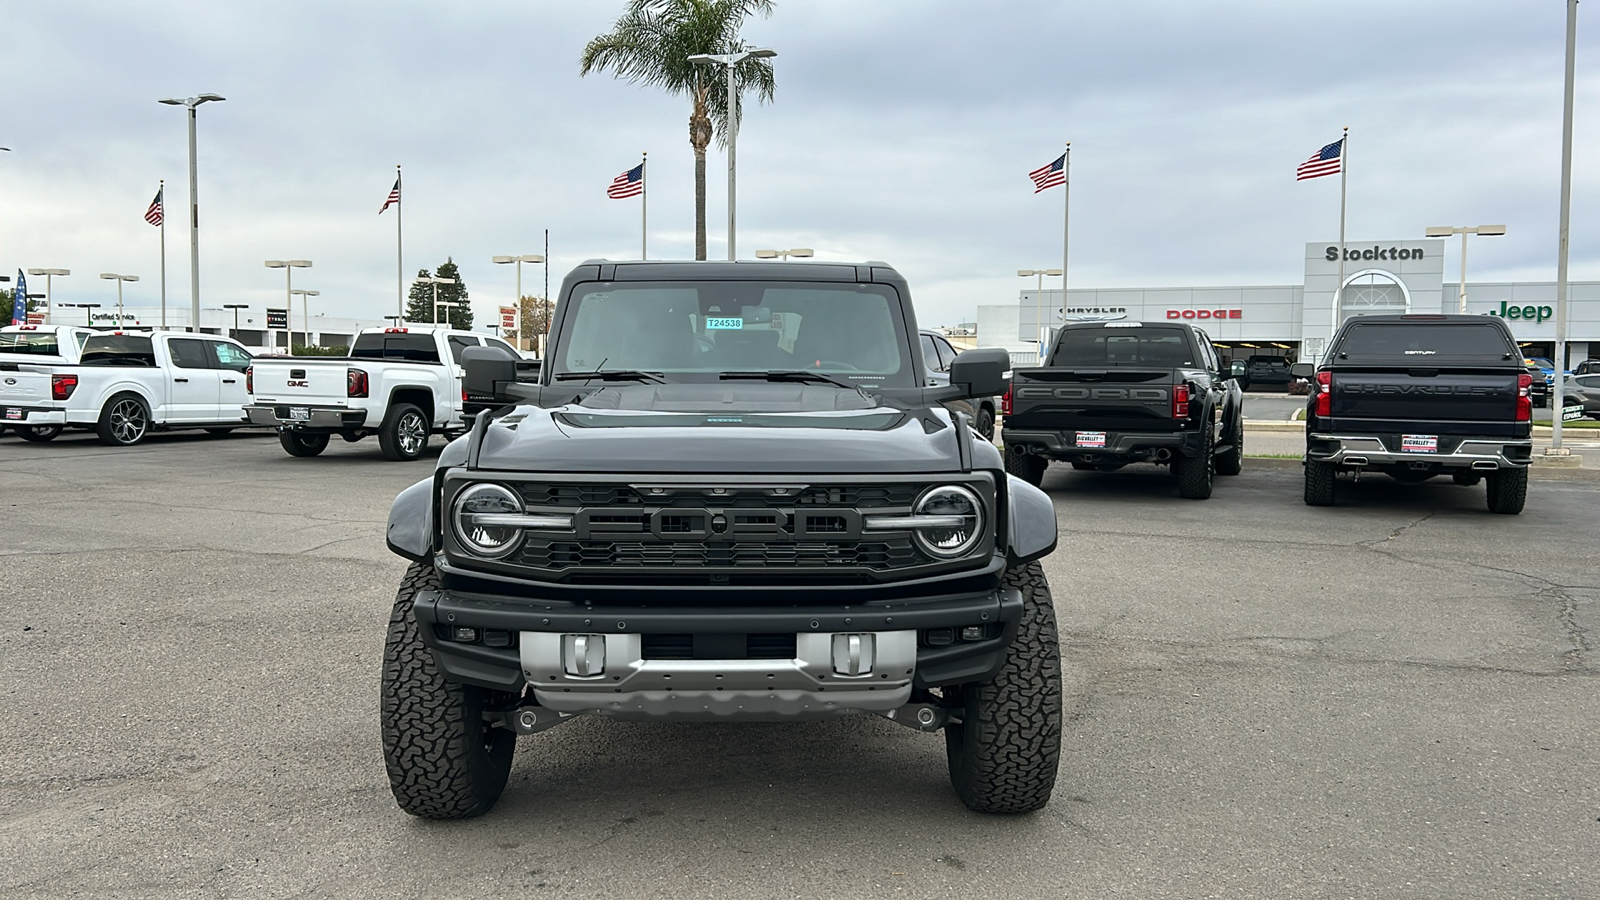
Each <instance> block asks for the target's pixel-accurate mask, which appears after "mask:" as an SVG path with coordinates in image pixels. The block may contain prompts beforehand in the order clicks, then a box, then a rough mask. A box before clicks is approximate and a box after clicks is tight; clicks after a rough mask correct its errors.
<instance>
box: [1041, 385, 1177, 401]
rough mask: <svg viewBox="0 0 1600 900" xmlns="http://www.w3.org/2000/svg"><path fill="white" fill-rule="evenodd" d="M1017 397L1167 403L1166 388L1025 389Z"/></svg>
mask: <svg viewBox="0 0 1600 900" xmlns="http://www.w3.org/2000/svg"><path fill="white" fill-rule="evenodd" d="M1016 396H1017V398H1018V399H1021V400H1137V401H1139V402H1155V401H1165V400H1166V399H1167V389H1166V388H1113V387H1094V388H1085V387H1058V388H1047V387H1024V388H1018V389H1017V393H1016Z"/></svg>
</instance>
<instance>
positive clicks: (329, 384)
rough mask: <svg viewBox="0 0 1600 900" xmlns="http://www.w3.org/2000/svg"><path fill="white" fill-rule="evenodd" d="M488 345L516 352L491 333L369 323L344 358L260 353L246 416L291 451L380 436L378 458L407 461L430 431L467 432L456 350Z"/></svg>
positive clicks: (312, 451)
mask: <svg viewBox="0 0 1600 900" xmlns="http://www.w3.org/2000/svg"><path fill="white" fill-rule="evenodd" d="M482 346H489V347H494V348H497V349H500V350H503V351H504V352H505V353H506V354H507V355H509V356H510V357H511V358H513V359H518V358H520V356H519V355H518V353H517V351H516V350H514V349H512V347H511V345H510V344H508V343H506V342H505V341H502V340H500V339H499V338H496V337H490V336H488V335H482V334H476V333H474V332H471V331H456V330H453V329H449V328H441V327H438V326H430V325H405V326H402V327H399V328H369V329H367V330H365V331H362V332H361V333H359V334H357V335H356V339H355V342H354V343H353V344H352V345H351V347H350V355H349V356H347V357H338V358H333V357H288V358H285V357H265V358H262V359H258V360H256V361H255V365H254V366H253V367H252V369H251V371H250V379H249V384H248V387H249V390H250V395H251V398H252V401H253V402H252V403H251V404H250V405H249V406H247V407H245V412H246V414H247V415H248V416H249V418H250V421H251V422H253V423H255V424H257V425H270V426H272V427H274V428H276V429H278V440H279V442H280V443H282V444H283V449H284V450H285V451H287V452H288V453H289V454H290V455H291V456H316V455H317V454H319V453H321V452H322V451H323V450H326V449H327V448H328V439H329V438H330V437H332V436H333V435H335V434H337V435H339V436H340V437H342V438H344V439H345V440H346V441H350V442H355V441H359V440H361V439H362V438H364V437H366V436H367V435H369V434H376V435H377V436H378V446H379V447H380V448H381V449H382V451H383V455H384V456H386V457H388V458H389V459H394V460H410V459H416V458H417V457H419V456H421V455H422V454H423V452H424V451H425V450H427V448H428V436H429V435H430V434H450V433H452V432H457V431H465V430H466V428H467V422H466V420H465V419H464V418H463V416H462V412H461V406H462V391H461V366H460V363H461V351H463V350H465V349H466V348H468V347H482Z"/></svg>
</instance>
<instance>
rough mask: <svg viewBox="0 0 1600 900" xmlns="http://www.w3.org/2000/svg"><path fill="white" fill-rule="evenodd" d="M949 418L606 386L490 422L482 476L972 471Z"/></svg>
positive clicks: (841, 396)
mask: <svg viewBox="0 0 1600 900" xmlns="http://www.w3.org/2000/svg"><path fill="white" fill-rule="evenodd" d="M958 434H959V433H958V432H957V430H956V428H955V426H954V424H953V423H952V421H951V418H950V414H949V412H948V411H946V410H944V409H942V408H919V409H910V410H907V409H892V408H888V407H885V406H883V405H881V404H880V403H878V402H876V401H874V400H873V399H872V398H870V397H868V396H867V395H865V394H863V393H861V392H859V391H847V390H844V389H841V388H836V387H833V386H831V385H812V384H769V383H766V382H753V383H752V382H735V383H719V384H704V385H700V384H663V385H651V384H644V385H626V386H619V387H609V386H608V387H606V388H603V389H601V390H599V391H596V392H594V393H593V394H590V395H589V396H587V397H584V398H581V399H578V398H574V402H572V403H568V404H564V405H561V406H556V407H552V408H548V409H547V408H541V407H537V406H523V407H518V408H517V409H516V410H515V411H513V412H510V413H507V414H505V415H502V416H499V417H496V418H495V419H493V420H492V421H491V422H490V423H489V425H488V427H487V428H486V429H485V431H484V435H483V439H482V443H481V446H480V448H479V451H478V464H477V467H478V468H480V469H508V470H516V471H541V472H597V473H598V472H608V473H617V472H621V473H633V472H637V473H640V474H727V473H735V472H748V473H770V472H782V473H794V474H814V473H843V472H848V473H856V474H860V473H869V474H870V473H875V472H883V473H900V472H952V471H960V470H961V469H962V468H963V463H964V455H963V454H962V453H961V448H960V446H959V444H958Z"/></svg>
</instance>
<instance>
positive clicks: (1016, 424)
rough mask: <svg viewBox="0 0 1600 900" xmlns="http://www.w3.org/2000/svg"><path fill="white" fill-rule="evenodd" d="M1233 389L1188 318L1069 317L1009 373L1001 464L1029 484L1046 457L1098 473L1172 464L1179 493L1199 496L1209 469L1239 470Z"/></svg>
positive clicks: (1208, 482)
mask: <svg viewBox="0 0 1600 900" xmlns="http://www.w3.org/2000/svg"><path fill="white" fill-rule="evenodd" d="M1241 396H1242V395H1241V393H1240V390H1239V385H1238V382H1237V381H1235V380H1234V378H1233V376H1232V375H1231V374H1230V373H1226V372H1223V371H1222V370H1221V368H1220V363H1219V361H1218V357H1217V353H1216V350H1215V348H1214V347H1212V345H1211V341H1210V339H1209V338H1208V337H1206V334H1205V332H1203V331H1201V330H1199V329H1198V328H1195V327H1194V326H1192V325H1185V324H1175V323H1174V324H1169V323H1164V322H1163V323H1148V324H1147V323H1140V322H1079V323H1074V324H1070V325H1067V326H1066V327H1064V328H1063V329H1061V333H1060V334H1059V335H1058V336H1057V338H1056V343H1055V345H1054V346H1053V347H1052V348H1051V350H1050V355H1049V357H1047V359H1046V365H1045V366H1044V367H1043V368H1038V369H1018V370H1016V371H1014V372H1013V373H1012V378H1011V390H1010V392H1009V393H1008V394H1007V395H1006V398H1005V403H1006V407H1005V410H1004V411H1005V415H1006V419H1005V432H1004V435H1003V439H1004V442H1005V446H1006V471H1008V472H1010V473H1011V474H1013V475H1016V476H1017V477H1019V478H1022V479H1023V480H1025V481H1028V482H1029V483H1031V484H1039V483H1040V481H1042V480H1043V478H1044V472H1045V467H1046V466H1047V465H1048V464H1049V462H1051V461H1058V462H1060V461H1065V462H1069V463H1071V464H1072V467H1073V468H1074V469H1079V470H1098V471H1102V472H1109V471H1114V470H1116V469H1120V468H1122V467H1123V466H1126V465H1128V464H1129V463H1135V462H1147V463H1155V464H1157V465H1166V466H1170V467H1171V468H1172V473H1173V475H1174V476H1176V478H1177V480H1178V492H1179V494H1180V495H1181V496H1183V497H1186V498H1190V499H1205V498H1206V497H1209V496H1211V488H1212V475H1213V473H1215V474H1222V475H1237V474H1239V472H1240V471H1241V469H1242V466H1243V458H1244V418H1243V406H1242V400H1241Z"/></svg>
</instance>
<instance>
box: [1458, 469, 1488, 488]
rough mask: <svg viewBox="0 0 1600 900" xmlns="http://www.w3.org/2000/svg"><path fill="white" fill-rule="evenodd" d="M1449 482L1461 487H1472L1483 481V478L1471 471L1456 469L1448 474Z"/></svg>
mask: <svg viewBox="0 0 1600 900" xmlns="http://www.w3.org/2000/svg"><path fill="white" fill-rule="evenodd" d="M1450 480H1451V481H1454V482H1455V483H1456V484H1459V485H1461V486H1462V487H1472V486H1473V485H1475V484H1477V483H1478V482H1480V481H1482V480H1483V476H1482V475H1480V474H1478V473H1477V472H1474V471H1472V470H1471V469H1458V470H1456V471H1454V472H1451V473H1450Z"/></svg>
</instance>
